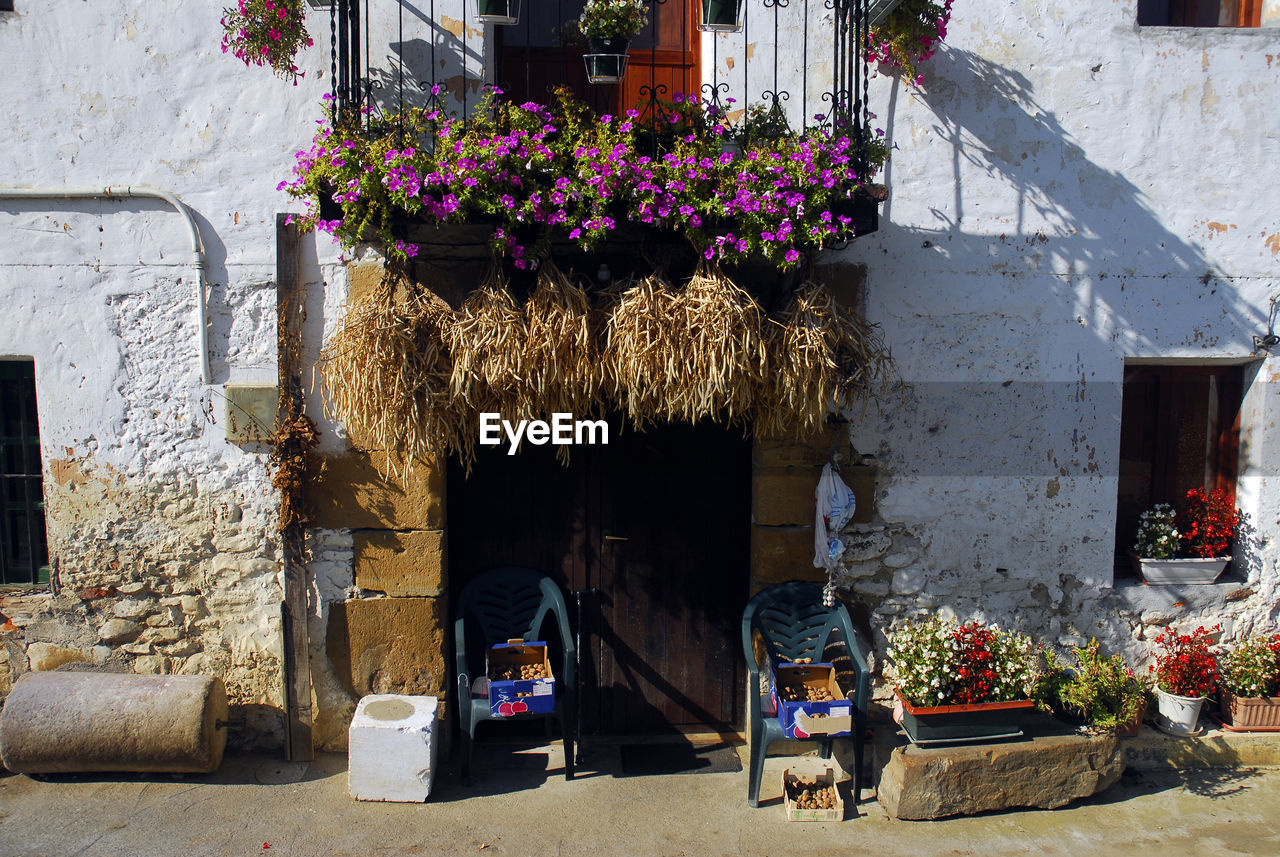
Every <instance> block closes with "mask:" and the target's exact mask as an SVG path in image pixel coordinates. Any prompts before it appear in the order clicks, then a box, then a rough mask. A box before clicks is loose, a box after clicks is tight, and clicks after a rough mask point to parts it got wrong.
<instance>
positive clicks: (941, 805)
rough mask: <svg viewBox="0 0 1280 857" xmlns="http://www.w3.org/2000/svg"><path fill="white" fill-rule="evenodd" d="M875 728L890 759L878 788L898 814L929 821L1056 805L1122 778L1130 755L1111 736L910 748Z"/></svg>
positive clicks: (881, 751)
mask: <svg viewBox="0 0 1280 857" xmlns="http://www.w3.org/2000/svg"><path fill="white" fill-rule="evenodd" d="M894 733H895V730H891V729H888V728H884V729H881V730H879V731H878V732H877V736H876V743H877V748H876V750H877V755H878V757H880V758H884V756H885V755H886V754H887V757H888V758H887V760H886V761H885V763H884V766H883V768H882V769H881V771H880V782H879V785H878V787H877V790H876V795H877V798H878V799H879V802H880V806H881V808H882V809H884V811H885V812H886V813H888V814H889V815H890V816H891V817H893V818H905V819H931V818H946V817H948V816H953V815H973V814H975V813H980V812H989V811H992V810H1005V809H1014V808H1020V807H1038V808H1040V809H1056V808H1058V807H1061V806H1066V805H1067V804H1069V803H1071V802H1072V801H1074V800H1078V799H1080V798H1083V797H1088V796H1089V795H1093V794H1097V793H1098V792H1100V791H1102V790H1103V789H1105V788H1107V787H1109V786H1111V785H1112V784H1113V783H1115V782H1116V781H1117V780H1119V779H1120V775H1121V774H1122V773H1123V772H1124V759H1123V754H1122V752H1121V748H1120V743H1119V741H1118V740H1117V739H1116V738H1115V736H1113V735H1106V736H1100V735H1081V734H1078V733H1066V734H1057V733H1054V732H1052V731H1047V732H1045V733H1042V734H1036V735H1035V736H1034V737H1032V738H1030V739H1029V740H1021V741H1012V742H1006V743H996V744H953V745H950V746H938V747H915V746H904V745H903V744H902V741H903V740H905V739H902V738H900V737H898V736H896V735H895V734H894Z"/></svg>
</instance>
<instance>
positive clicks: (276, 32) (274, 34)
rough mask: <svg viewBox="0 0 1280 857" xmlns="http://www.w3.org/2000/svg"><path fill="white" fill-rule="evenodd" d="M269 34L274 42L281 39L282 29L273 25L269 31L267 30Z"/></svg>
mask: <svg viewBox="0 0 1280 857" xmlns="http://www.w3.org/2000/svg"><path fill="white" fill-rule="evenodd" d="M267 35H268V36H270V37H271V40H272V41H273V42H278V41H280V31H279V30H277V29H276V28H275V27H272V28H271V29H270V30H269V31H267Z"/></svg>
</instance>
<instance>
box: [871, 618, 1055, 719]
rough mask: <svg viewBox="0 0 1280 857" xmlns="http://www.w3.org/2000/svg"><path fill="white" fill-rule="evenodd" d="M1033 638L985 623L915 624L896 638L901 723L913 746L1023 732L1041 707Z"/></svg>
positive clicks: (892, 644)
mask: <svg viewBox="0 0 1280 857" xmlns="http://www.w3.org/2000/svg"><path fill="white" fill-rule="evenodd" d="M1033 650H1034V647H1033V646H1032V643H1031V640H1030V639H1029V638H1027V637H1026V636H1024V635H1022V634H1017V633H1014V632H1012V631H1004V630H1001V629H999V628H996V627H994V626H987V625H984V624H983V623H982V622H977V621H973V622H967V623H965V624H960V625H957V624H955V623H953V622H947V621H945V620H942V619H937V618H934V619H927V620H925V621H923V622H919V623H908V624H906V625H904V626H903V627H901V628H899V629H898V630H897V631H895V632H894V633H893V634H891V635H890V638H889V648H888V651H887V654H888V656H889V658H890V659H891V660H892V661H893V665H894V669H895V671H896V674H897V678H896V681H895V684H894V692H895V693H896V694H897V703H896V705H895V708H894V719H895V720H897V721H898V722H899V723H901V724H902V726H903V728H904V729H905V730H906V733H907V737H909V738H910V739H911V740H912V741H913V742H914V743H917V744H925V743H936V742H946V741H973V740H995V739H1000V738H1012V737H1017V736H1019V735H1021V734H1022V717H1023V715H1025V714H1026V713H1027V712H1029V711H1030V710H1032V709H1033V708H1034V707H1035V703H1034V702H1032V700H1031V698H1030V691H1031V683H1032V652H1033Z"/></svg>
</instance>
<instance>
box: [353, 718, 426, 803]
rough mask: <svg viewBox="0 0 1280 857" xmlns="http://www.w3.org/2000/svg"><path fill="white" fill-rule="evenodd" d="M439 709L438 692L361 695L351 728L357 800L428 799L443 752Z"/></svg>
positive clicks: (421, 800)
mask: <svg viewBox="0 0 1280 857" xmlns="http://www.w3.org/2000/svg"><path fill="white" fill-rule="evenodd" d="M438 708H439V702H438V700H437V699H436V697H434V696H402V695H398V694H377V695H373V696H366V697H364V698H363V699H361V700H360V704H359V705H358V706H356V713H355V716H354V717H352V719H351V727H350V729H349V730H348V732H347V745H348V764H347V792H348V793H349V794H350V795H351V796H352V797H353V798H355V799H356V800H380V801H398V802H402V803H421V802H423V801H425V800H426V799H427V797H428V796H430V794H431V783H432V780H433V779H434V777H435V772H436V760H437V759H438V758H439V755H440V741H439V739H438V737H437V733H438V731H439V730H438V728H437V726H438V722H439V721H438V720H437V711H438Z"/></svg>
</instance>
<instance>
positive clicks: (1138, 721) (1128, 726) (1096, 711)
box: [1056, 640, 1147, 736]
mask: <svg viewBox="0 0 1280 857" xmlns="http://www.w3.org/2000/svg"><path fill="white" fill-rule="evenodd" d="M1072 654H1073V656H1074V657H1075V660H1076V665H1075V667H1074V668H1073V669H1070V670H1065V671H1064V673H1065V674H1064V675H1063V677H1062V680H1061V682H1060V683H1059V684H1058V686H1057V688H1056V695H1057V702H1058V704H1059V705H1060V706H1061V708H1062V710H1063V711H1065V712H1066V713H1068V714H1070V715H1072V716H1075V717H1078V718H1080V719H1081V720H1083V721H1084V722H1085V723H1086V724H1087V725H1088V726H1089V727H1090V728H1092V729H1097V730H1101V731H1106V732H1115V733H1116V734H1117V735H1124V736H1132V735H1136V734H1138V730H1139V729H1140V728H1141V727H1142V717H1143V715H1144V714H1145V713H1146V710H1147V691H1146V689H1145V688H1144V687H1143V686H1142V682H1140V681H1138V677H1137V676H1135V675H1134V674H1133V670H1131V669H1130V668H1129V667H1128V665H1127V664H1125V662H1124V659H1123V658H1122V657H1120V656H1119V655H1112V656H1110V657H1103V655H1102V652H1101V651H1100V648H1099V646H1098V641H1097V640H1091V641H1090V642H1089V645H1087V646H1085V647H1083V648H1074V649H1072Z"/></svg>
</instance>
